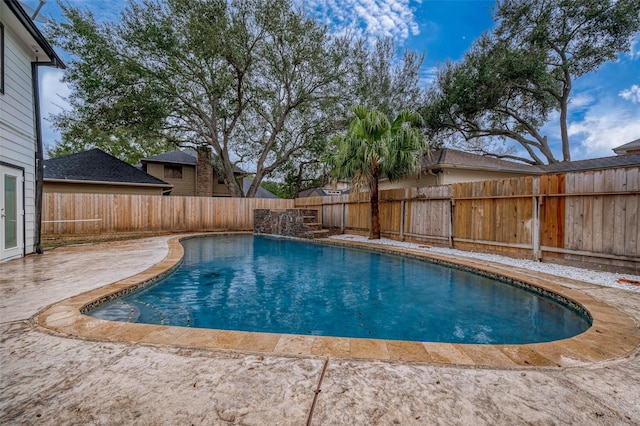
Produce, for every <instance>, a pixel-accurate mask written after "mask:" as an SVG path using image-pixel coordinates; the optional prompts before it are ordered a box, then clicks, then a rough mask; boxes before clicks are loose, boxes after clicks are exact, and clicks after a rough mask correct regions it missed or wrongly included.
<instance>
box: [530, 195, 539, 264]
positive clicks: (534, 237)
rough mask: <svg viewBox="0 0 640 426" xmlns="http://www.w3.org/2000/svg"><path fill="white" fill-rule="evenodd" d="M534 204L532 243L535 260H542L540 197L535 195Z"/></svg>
mask: <svg viewBox="0 0 640 426" xmlns="http://www.w3.org/2000/svg"><path fill="white" fill-rule="evenodd" d="M532 201H533V202H532V203H531V204H532V209H533V212H532V215H531V216H532V220H533V226H532V229H531V239H532V241H531V245H532V246H533V260H535V261H539V260H540V197H539V196H537V195H534V196H533V200H532Z"/></svg>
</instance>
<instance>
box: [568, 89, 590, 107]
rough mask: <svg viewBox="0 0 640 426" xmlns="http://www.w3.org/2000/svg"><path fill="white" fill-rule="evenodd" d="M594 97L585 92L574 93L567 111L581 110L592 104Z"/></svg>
mask: <svg viewBox="0 0 640 426" xmlns="http://www.w3.org/2000/svg"><path fill="white" fill-rule="evenodd" d="M594 100H595V99H594V97H593V96H591V94H589V93H587V92H582V93H576V94H575V95H574V96H572V97H571V99H570V100H569V109H570V110H572V111H578V110H582V109H584V108H585V107H587V106H589V105H591V104H592V103H593V102H594Z"/></svg>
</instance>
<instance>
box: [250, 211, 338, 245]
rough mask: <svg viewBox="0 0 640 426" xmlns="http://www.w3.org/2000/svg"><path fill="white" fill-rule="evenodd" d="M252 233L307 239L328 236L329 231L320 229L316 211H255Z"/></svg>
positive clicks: (320, 225)
mask: <svg viewBox="0 0 640 426" xmlns="http://www.w3.org/2000/svg"><path fill="white" fill-rule="evenodd" d="M253 232H254V234H271V235H282V236H285V237H297V238H309V239H314V238H325V237H328V236H329V231H327V230H324V229H322V224H321V223H320V222H319V221H318V210H313V209H283V210H269V209H256V210H254V211H253Z"/></svg>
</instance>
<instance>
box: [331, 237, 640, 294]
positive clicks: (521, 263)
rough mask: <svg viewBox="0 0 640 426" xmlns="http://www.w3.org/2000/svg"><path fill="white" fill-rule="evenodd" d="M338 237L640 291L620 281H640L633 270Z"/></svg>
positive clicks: (393, 241)
mask: <svg viewBox="0 0 640 426" xmlns="http://www.w3.org/2000/svg"><path fill="white" fill-rule="evenodd" d="M329 238H331V239H335V240H345V241H356V242H362V243H369V244H380V245H386V246H394V247H403V248H407V249H412V250H418V251H425V252H433V253H439V254H444V255H449V256H454V257H470V258H474V259H481V260H487V261H489V262H495V263H502V264H505V265H509V266H515V267H519V268H526V269H530V270H532V271H537V272H543V273H546V274H550V275H555V276H558V277H564V278H571V279H574V280H579V281H585V282H589V283H592V284H598V285H602V286H605V287H614V288H619V289H623V290H627V291H633V292H638V293H640V286H635V285H631V284H624V283H620V282H618V280H619V279H620V278H624V279H627V280H633V281H639V282H640V275H632V274H615V273H612V272H602V271H594V270H591V269H583V268H577V267H574V266H565V265H557V264H555V263H543V262H535V261H533V260H526V259H515V258H511V257H506V256H500V255H497V254H489V253H478V252H473V251H464V250H456V249H449V248H444V247H431V246H429V245H427V244H416V243H408V242H403V241H395V240H390V239H387V238H380V239H379V240H370V239H369V238H367V237H364V236H361V235H353V234H342V235H333V236H331V237H329Z"/></svg>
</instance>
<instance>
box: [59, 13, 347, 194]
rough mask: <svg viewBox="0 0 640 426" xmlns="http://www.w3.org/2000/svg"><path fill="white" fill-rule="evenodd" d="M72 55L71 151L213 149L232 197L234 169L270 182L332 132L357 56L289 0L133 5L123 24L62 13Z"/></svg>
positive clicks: (67, 123) (64, 118) (63, 125)
mask: <svg viewBox="0 0 640 426" xmlns="http://www.w3.org/2000/svg"><path fill="white" fill-rule="evenodd" d="M63 11H64V14H65V17H66V22H63V23H60V24H57V25H54V26H53V27H52V29H51V31H50V35H51V36H52V38H53V40H54V42H55V43H56V44H57V45H58V46H60V47H62V48H63V49H64V50H66V51H67V52H69V53H70V54H72V55H73V58H74V59H73V60H72V61H70V65H69V67H68V72H67V74H66V76H65V80H66V82H67V83H69V85H70V87H71V90H72V93H71V95H70V97H69V99H68V101H69V102H70V104H71V107H72V108H71V109H70V110H69V111H67V112H65V113H63V114H61V115H59V116H57V117H56V118H55V124H56V125H57V126H58V127H59V129H60V130H61V131H62V135H63V140H62V144H63V146H64V145H68V146H71V147H73V146H74V144H75V146H84V145H85V144H86V143H87V142H89V143H91V142H92V141H102V142H103V143H106V144H107V145H109V141H111V145H113V146H118V145H120V146H121V145H123V144H126V143H127V142H129V141H136V143H138V142H139V143H141V144H145V143H146V144H147V146H149V144H151V145H152V146H153V144H156V145H159V146H160V147H163V146H166V144H170V145H174V146H186V145H190V146H208V147H211V148H212V149H213V152H214V153H215V154H216V155H217V156H218V158H219V165H220V169H221V170H219V172H221V174H222V175H223V176H225V182H226V184H227V187H228V188H229V191H230V192H231V194H232V195H233V196H237V197H240V196H242V190H241V188H240V187H239V185H238V184H237V182H236V180H235V179H234V178H233V168H234V165H235V164H238V163H242V164H245V165H246V164H249V165H250V167H251V168H252V169H253V170H250V171H252V172H254V174H255V176H254V178H253V180H252V184H251V187H250V188H249V190H248V193H247V196H248V197H252V196H254V195H255V192H256V190H257V189H258V187H259V185H260V182H261V181H262V179H263V178H264V177H265V176H268V175H269V174H271V173H273V172H274V171H276V170H277V169H278V168H279V167H281V166H282V165H284V164H286V162H287V161H288V159H289V158H291V156H294V155H300V153H302V152H304V150H305V149H306V147H307V145H308V144H309V143H310V142H312V141H314V140H317V138H318V137H320V136H322V135H326V134H329V133H330V132H332V131H333V130H334V119H333V117H337V116H340V115H341V114H340V113H339V111H336V108H340V107H341V105H340V102H339V101H340V100H341V99H344V96H343V90H344V87H345V84H344V79H345V77H346V75H347V70H348V61H345V58H346V57H347V56H348V54H349V52H350V49H352V46H351V43H350V40H349V39H348V38H347V37H336V36H332V35H331V34H330V33H329V32H328V29H327V28H326V27H323V26H321V25H319V24H318V23H317V22H316V21H314V20H311V19H307V18H306V17H305V16H303V15H302V14H301V13H299V12H296V11H295V10H294V9H293V7H292V4H291V2H290V1H289V0H272V1H267V0H237V1H230V2H227V1H226V0H144V1H142V2H139V3H137V2H135V1H131V3H130V4H129V6H128V7H127V9H126V10H125V11H124V12H123V13H122V14H121V17H120V21H119V22H117V23H111V22H106V23H98V22H96V21H95V20H94V18H93V17H92V15H91V14H90V13H89V12H85V11H82V10H79V9H76V8H72V7H69V6H63Z"/></svg>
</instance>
